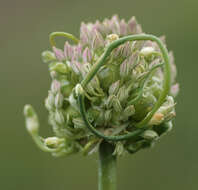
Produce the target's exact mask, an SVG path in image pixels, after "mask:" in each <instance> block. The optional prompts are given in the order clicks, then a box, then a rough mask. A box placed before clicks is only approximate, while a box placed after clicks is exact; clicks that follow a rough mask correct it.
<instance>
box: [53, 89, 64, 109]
mask: <svg viewBox="0 0 198 190" xmlns="http://www.w3.org/2000/svg"><path fill="white" fill-rule="evenodd" d="M63 99H64V97H63V95H62V94H61V93H60V92H58V93H57V95H56V97H55V107H56V108H61V107H62V106H63Z"/></svg>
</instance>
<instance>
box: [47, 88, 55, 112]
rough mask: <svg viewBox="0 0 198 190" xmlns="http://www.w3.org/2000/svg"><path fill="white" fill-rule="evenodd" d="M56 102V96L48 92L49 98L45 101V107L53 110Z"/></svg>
mask: <svg viewBox="0 0 198 190" xmlns="http://www.w3.org/2000/svg"><path fill="white" fill-rule="evenodd" d="M54 100H55V99H54V94H53V93H52V92H51V91H49V92H48V97H47V98H46V100H45V106H46V108H47V109H48V110H51V109H53V107H54Z"/></svg>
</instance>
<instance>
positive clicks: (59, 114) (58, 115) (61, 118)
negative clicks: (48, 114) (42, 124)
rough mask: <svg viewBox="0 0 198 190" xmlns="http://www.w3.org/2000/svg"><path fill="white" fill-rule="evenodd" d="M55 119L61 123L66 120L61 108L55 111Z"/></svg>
mask: <svg viewBox="0 0 198 190" xmlns="http://www.w3.org/2000/svg"><path fill="white" fill-rule="evenodd" d="M54 119H55V121H56V122H57V123H58V124H60V125H62V124H64V122H65V119H64V116H63V113H62V112H61V111H60V110H56V111H55V118H54Z"/></svg>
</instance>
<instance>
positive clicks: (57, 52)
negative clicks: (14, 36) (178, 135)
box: [24, 16, 179, 156]
mask: <svg viewBox="0 0 198 190" xmlns="http://www.w3.org/2000/svg"><path fill="white" fill-rule="evenodd" d="M134 34H143V32H142V29H141V26H140V25H139V24H138V23H137V21H136V19H135V17H132V18H131V19H130V20H129V21H128V22H126V21H125V20H123V19H122V20H120V19H119V18H118V16H113V17H112V18H111V19H105V20H104V21H103V22H100V21H96V22H95V23H87V24H85V23H82V24H81V27H80V40H79V41H78V43H77V44H70V43H69V42H68V41H67V42H66V43H65V46H64V49H63V50H61V49H58V48H56V47H55V46H53V51H44V52H43V53H42V58H43V61H44V62H45V63H48V64H49V71H50V75H51V78H52V83H51V88H50V90H49V92H48V97H47V98H46V100H45V106H46V108H47V110H48V112H49V124H50V125H51V126H52V128H53V131H54V133H55V137H48V138H41V137H40V136H39V134H38V132H39V131H38V128H39V127H38V125H39V124H38V118H37V116H36V113H35V111H34V110H33V108H32V107H31V106H30V105H26V106H25V109H24V112H25V116H26V124H27V129H28V131H29V132H30V134H31V135H32V137H33V139H34V140H35V142H36V144H37V145H38V146H39V147H40V148H41V149H42V150H44V151H47V152H51V153H52V154H53V155H54V156H61V155H68V154H72V153H76V152H83V154H90V153H92V152H95V151H97V150H98V145H99V144H100V143H101V141H102V140H103V139H102V138H99V137H98V136H96V135H95V134H93V133H92V132H91V131H90V130H89V129H88V128H87V127H86V123H85V122H84V120H83V117H82V115H81V113H80V110H79V103H78V100H77V94H76V93H75V87H76V85H77V84H79V83H81V81H83V80H84V79H85V77H86V76H87V75H88V74H89V73H90V71H91V69H92V68H93V67H94V65H95V64H96V63H97V62H98V61H99V60H100V59H101V56H102V55H103V54H104V52H105V51H106V49H107V47H108V46H109V45H110V44H111V43H112V42H115V41H116V40H118V39H120V38H122V37H124V36H128V35H134ZM160 39H161V41H163V43H164V45H165V39H164V37H161V38H160ZM169 59H170V64H171V89H170V93H169V95H167V96H166V99H165V101H164V102H163V104H162V105H161V106H160V107H159V109H158V110H157V111H156V112H155V113H154V114H153V116H152V118H151V119H150V121H149V122H148V123H147V125H146V126H145V128H144V130H143V131H142V133H140V134H138V135H136V136H135V138H131V139H126V140H123V141H118V142H112V143H113V144H115V151H114V154H116V155H121V154H123V153H124V152H129V153H134V152H137V151H138V150H140V149H142V148H147V147H151V146H152V145H153V144H154V143H155V142H156V141H157V140H158V139H159V138H160V137H161V136H162V135H163V134H165V133H167V132H168V131H170V130H171V128H172V119H173V117H175V102H174V97H175V96H176V95H177V93H178V90H179V85H178V83H176V81H175V79H176V67H175V65H174V59H173V54H172V52H170V53H169ZM162 66H163V59H162V54H161V52H160V49H159V47H158V46H157V45H156V43H154V42H153V41H148V40H147V41H146V40H142V41H129V42H126V43H124V44H122V45H120V46H119V47H117V48H115V49H113V50H112V52H111V54H110V56H108V58H107V60H106V63H105V64H104V65H102V66H101V67H100V69H99V71H98V72H97V73H96V75H94V77H93V78H92V80H90V82H89V83H88V84H87V85H86V86H85V87H84V89H83V92H84V95H85V107H86V110H87V113H86V114H87V117H88V120H89V122H90V123H91V124H92V125H93V126H94V128H95V129H97V130H98V131H100V132H101V133H103V134H104V135H106V136H111V135H114V136H116V135H124V134H128V133H129V132H132V131H135V130H136V123H138V122H140V121H142V120H143V119H144V118H145V117H146V116H147V115H148V114H149V113H150V112H151V110H152V109H153V107H154V106H155V104H156V102H157V100H158V99H159V96H160V94H161V93H162V91H163V80H164V72H163V68H162Z"/></svg>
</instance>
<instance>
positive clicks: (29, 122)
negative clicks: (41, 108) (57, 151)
mask: <svg viewBox="0 0 198 190" xmlns="http://www.w3.org/2000/svg"><path fill="white" fill-rule="evenodd" d="M24 115H25V119H26V128H27V130H28V132H29V133H31V134H32V133H34V134H35V133H38V129H39V121H38V118H37V115H36V112H35V111H34V109H33V107H32V106H31V105H25V107H24Z"/></svg>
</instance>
